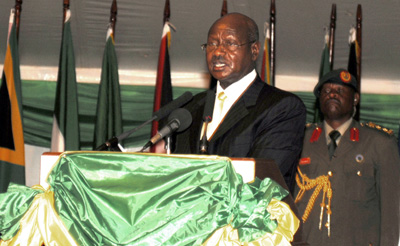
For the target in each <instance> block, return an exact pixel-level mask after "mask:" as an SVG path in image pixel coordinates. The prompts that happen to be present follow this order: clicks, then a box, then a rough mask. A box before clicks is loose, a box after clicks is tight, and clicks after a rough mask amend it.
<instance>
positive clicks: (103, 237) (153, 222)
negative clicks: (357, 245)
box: [0, 151, 299, 246]
mask: <svg viewBox="0 0 400 246" xmlns="http://www.w3.org/2000/svg"><path fill="white" fill-rule="evenodd" d="M52 158H53V159H52ZM51 159H52V160H51ZM54 160H55V161H54ZM46 162H48V163H50V164H48V165H47V164H46ZM233 162H237V163H236V164H235V165H236V167H234V165H233V164H232V161H231V159H229V158H227V157H218V156H195V155H189V156H188V155H153V154H138V153H116V152H94V151H86V152H85V151H79V152H64V153H60V154H59V153H56V154H48V153H46V154H45V155H44V156H43V163H42V165H41V166H42V168H43V170H41V173H42V174H41V180H44V179H45V180H47V182H48V184H49V185H50V188H48V189H46V190H42V189H41V188H40V187H36V188H35V187H33V189H32V190H34V191H29V190H27V188H26V187H25V188H20V189H22V192H20V193H18V192H17V191H18V189H17V188H18V187H12V189H11V190H12V191H13V192H14V193H15V194H13V193H10V194H8V196H9V198H8V200H9V201H12V202H15V203H16V202H19V201H22V200H24V199H21V196H27V199H25V200H24V201H25V202H24V203H25V207H29V210H28V211H25V212H24V213H25V214H28V215H27V216H24V218H25V219H29V220H35V221H34V222H29V221H21V222H19V223H20V224H21V225H23V226H25V228H23V229H21V230H22V232H21V234H20V235H28V234H32V235H37V236H32V237H30V238H32V239H37V238H39V239H40V238H42V239H41V240H45V239H46V240H47V239H49V238H51V237H52V235H58V236H60V235H62V236H64V237H65V238H64V240H71V241H68V242H69V243H70V244H71V245H75V244H73V243H72V242H73V240H74V239H79V241H78V242H77V243H78V244H80V245H94V244H105V245H108V244H112V245H114V244H118V245H207V246H209V245H216V244H215V240H218V241H224V242H228V241H229V242H232V241H235V242H238V243H240V242H241V241H238V240H239V238H240V240H243V241H249V242H250V241H255V240H256V241H257V242H258V240H261V241H264V240H265V241H268V242H271V240H272V241H274V240H283V241H285V242H287V243H286V244H279V245H290V243H289V241H290V240H292V239H293V235H294V234H295V232H296V230H297V228H298V226H299V220H298V218H297V217H296V215H295V214H294V213H293V211H292V210H291V209H290V208H289V206H288V205H287V204H285V203H283V202H281V200H286V199H287V198H290V195H288V191H287V190H286V188H283V187H284V186H285V184H284V181H283V178H282V177H281V176H279V175H276V177H275V178H277V180H279V177H280V181H281V182H282V185H279V183H278V182H279V181H277V182H276V181H274V180H272V179H268V178H266V179H264V180H262V181H260V180H258V179H257V180H254V177H255V176H259V177H260V178H263V176H272V177H273V176H274V175H270V173H271V172H275V171H277V170H278V169H277V167H276V165H275V163H274V162H271V161H267V160H252V159H239V160H234V161H233ZM259 165H261V166H259ZM46 166H47V167H48V166H50V168H49V170H51V171H50V174H49V175H48V177H47V179H46V178H44V176H47V175H46V172H45V171H44V169H45V167H46ZM235 170H236V171H235ZM274 170H275V171H274ZM237 172H242V173H243V176H245V177H246V175H247V174H248V173H251V174H252V176H251V175H250V176H249V177H250V179H253V180H254V181H253V180H250V182H249V183H245V182H243V178H242V177H241V176H239V175H238V174H237ZM246 173H247V174H246ZM278 173H279V171H278ZM246 179H247V178H246ZM38 189H39V190H41V191H38ZM32 192H33V194H36V195H34V197H35V199H33V200H32V197H33V195H32ZM14 196H18V197H19V199H13V197H14ZM14 198H15V197H14ZM0 205H1V204H0ZM14 207H20V206H19V205H18V204H10V205H9V206H8V208H10V209H12V208H14ZM38 211H42V212H38ZM46 211H47V212H46ZM10 214H13V211H11V212H10ZM24 218H22V220H24ZM49 218H50V219H51V223H50V224H49ZM13 222H14V223H15V222H18V219H17V218H13ZM40 224H45V225H52V226H53V227H54V226H55V227H56V228H50V227H48V226H44V227H42V226H39V227H38V226H37V225H40ZM27 226H31V228H27ZM50 229H54V230H58V231H60V232H62V233H61V234H56V233H54V232H52V233H50V232H47V231H46V230H50ZM24 230H25V231H24ZM27 230H28V231H27ZM17 236H18V235H17ZM57 240H59V238H57ZM274 242H276V241H274ZM48 243H50V241H45V244H48ZM274 245H275V244H274Z"/></svg>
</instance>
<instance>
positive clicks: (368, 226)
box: [296, 120, 400, 246]
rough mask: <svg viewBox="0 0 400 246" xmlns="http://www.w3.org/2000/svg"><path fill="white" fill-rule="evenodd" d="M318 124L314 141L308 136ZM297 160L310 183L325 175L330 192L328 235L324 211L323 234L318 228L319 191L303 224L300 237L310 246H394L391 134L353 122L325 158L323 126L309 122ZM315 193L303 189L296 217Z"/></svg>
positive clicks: (399, 166)
mask: <svg viewBox="0 0 400 246" xmlns="http://www.w3.org/2000/svg"><path fill="white" fill-rule="evenodd" d="M317 126H318V127H319V128H320V129H322V132H321V134H320V135H319V137H318V138H316V137H315V134H313V133H314V130H315V129H316V127H317ZM351 129H356V130H351ZM352 131H357V132H358V134H351V132H352ZM313 135H314V136H313ZM352 135H353V137H352ZM354 136H358V140H357V137H354ZM311 139H312V140H311ZM301 157H302V159H301V162H300V165H299V166H300V169H301V172H302V173H303V174H304V175H307V177H308V178H310V179H316V178H317V177H319V176H321V175H329V174H330V177H329V181H330V183H331V188H332V200H331V206H330V207H331V209H332V214H331V216H330V227H331V235H330V237H328V233H327V228H326V227H325V226H324V225H325V223H326V222H327V215H326V210H324V215H323V221H322V230H319V228H318V227H319V221H320V212H321V207H320V204H321V202H322V196H323V191H321V192H320V194H319V196H318V197H317V199H316V200H315V203H314V208H313V209H312V211H311V213H310V216H309V217H308V219H307V221H306V222H305V223H304V226H303V233H304V234H303V238H304V239H306V240H307V242H308V243H309V244H310V245H324V246H330V245H335V246H336V245H374V246H375V245H381V246H397V245H398V240H399V189H400V188H399V186H400V182H399V179H400V157H399V153H398V150H397V144H396V140H395V137H394V136H393V135H392V136H391V135H389V134H387V133H385V132H384V131H382V130H380V131H379V130H377V129H371V128H370V127H367V126H362V125H360V124H359V123H358V122H356V121H354V120H353V122H352V124H351V125H350V127H349V129H347V131H346V132H345V133H344V135H343V136H342V138H341V140H340V143H339V145H338V147H337V149H336V151H335V154H334V156H333V158H332V160H329V154H328V147H327V144H326V138H325V132H324V129H323V124H319V125H316V124H313V125H310V126H308V127H307V130H306V133H305V138H304V148H303V152H302V155H301ZM314 190H315V188H314V189H312V190H308V191H306V192H305V194H304V197H303V198H302V199H301V200H300V202H298V204H297V205H298V209H299V212H300V213H301V214H303V213H304V211H305V208H306V207H307V203H308V201H309V200H310V197H311V195H312V194H313V192H314ZM298 192H299V188H298V186H296V193H298ZM327 203H328V200H327V199H325V204H327Z"/></svg>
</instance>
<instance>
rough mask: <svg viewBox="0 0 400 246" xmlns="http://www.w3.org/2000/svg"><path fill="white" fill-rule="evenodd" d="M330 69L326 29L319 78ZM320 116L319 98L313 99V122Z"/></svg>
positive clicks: (319, 118)
mask: <svg viewBox="0 0 400 246" xmlns="http://www.w3.org/2000/svg"><path fill="white" fill-rule="evenodd" d="M330 71H331V63H330V61H329V33H328V31H326V33H325V45H324V49H323V50H322V56H321V65H320V67H319V79H321V78H322V76H324V75H325V74H326V73H328V72H330ZM321 118H322V113H321V111H320V108H319V100H318V98H317V99H316V100H315V107H314V122H320V121H321Z"/></svg>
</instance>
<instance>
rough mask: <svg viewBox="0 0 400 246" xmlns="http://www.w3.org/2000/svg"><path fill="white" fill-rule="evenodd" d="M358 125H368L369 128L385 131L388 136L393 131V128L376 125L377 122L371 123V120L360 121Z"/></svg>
mask: <svg viewBox="0 0 400 246" xmlns="http://www.w3.org/2000/svg"><path fill="white" fill-rule="evenodd" d="M360 125H361V126H366V127H369V128H371V129H376V130H378V131H381V132H385V133H386V134H388V135H389V136H392V135H393V134H394V131H393V130H391V129H388V128H386V127H382V126H380V125H377V124H375V123H373V122H367V123H360Z"/></svg>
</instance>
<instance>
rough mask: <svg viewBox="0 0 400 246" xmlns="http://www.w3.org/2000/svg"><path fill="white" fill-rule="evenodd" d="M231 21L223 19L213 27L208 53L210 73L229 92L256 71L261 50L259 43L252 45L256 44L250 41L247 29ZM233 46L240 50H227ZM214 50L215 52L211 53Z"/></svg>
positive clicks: (209, 36)
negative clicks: (259, 49)
mask: <svg viewBox="0 0 400 246" xmlns="http://www.w3.org/2000/svg"><path fill="white" fill-rule="evenodd" d="M229 20H232V18H226V19H223V20H221V21H219V22H217V23H216V24H214V25H213V26H212V27H211V29H210V31H209V33H208V40H207V45H208V47H207V49H206V59H207V65H208V70H209V71H210V73H211V74H212V76H213V77H214V78H216V79H218V80H219V81H220V82H221V85H222V87H225V88H226V87H228V86H229V85H231V84H232V83H235V82H237V81H238V80H240V79H241V78H243V77H244V76H245V75H247V74H248V73H249V72H251V71H252V70H253V69H254V61H255V60H256V59H257V56H258V46H259V43H258V42H253V43H250V42H251V41H254V40H248V38H247V33H248V32H247V30H246V25H244V24H243V23H238V22H237V21H236V22H235V21H234V20H233V21H229ZM229 45H233V46H236V45H239V46H236V50H234V51H232V50H230V49H229V48H227V47H226V46H229ZM210 46H213V47H214V48H211V49H210ZM254 46H255V47H254Z"/></svg>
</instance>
